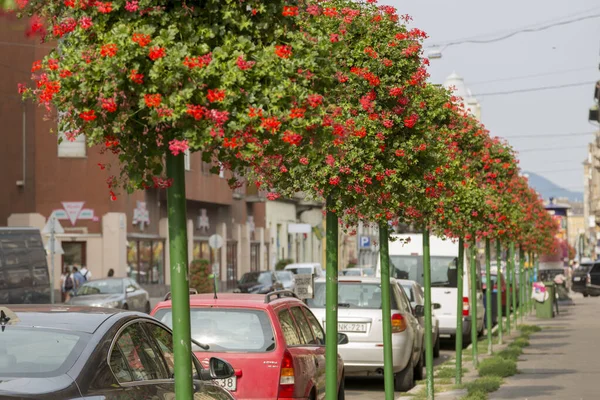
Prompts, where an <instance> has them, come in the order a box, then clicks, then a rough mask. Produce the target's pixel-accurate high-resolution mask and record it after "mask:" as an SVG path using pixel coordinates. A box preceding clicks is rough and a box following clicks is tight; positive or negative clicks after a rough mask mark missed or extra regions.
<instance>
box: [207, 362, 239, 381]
mask: <svg viewBox="0 0 600 400" xmlns="http://www.w3.org/2000/svg"><path fill="white" fill-rule="evenodd" d="M208 365H209V368H208V372H209V374H210V378H211V379H227V378H231V377H232V376H233V375H234V374H235V371H234V369H233V367H232V366H231V364H229V363H228V362H227V361H225V360H223V359H222V358H218V357H211V358H210V361H209V362H208Z"/></svg>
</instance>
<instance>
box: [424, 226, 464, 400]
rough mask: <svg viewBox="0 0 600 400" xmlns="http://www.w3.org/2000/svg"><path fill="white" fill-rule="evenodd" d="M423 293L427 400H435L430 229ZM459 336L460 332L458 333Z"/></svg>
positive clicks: (425, 251)
mask: <svg viewBox="0 0 600 400" xmlns="http://www.w3.org/2000/svg"><path fill="white" fill-rule="evenodd" d="M423 284H424V287H423V291H424V292H425V372H426V375H427V376H426V379H427V381H426V383H425V387H426V389H427V390H426V392H427V400H433V396H434V395H433V392H434V389H433V337H432V336H433V334H432V332H431V326H432V322H431V317H432V315H431V314H432V310H433V307H432V305H431V258H430V252H429V229H427V228H425V229H423ZM457 335H458V332H457Z"/></svg>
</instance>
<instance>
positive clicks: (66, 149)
mask: <svg viewBox="0 0 600 400" xmlns="http://www.w3.org/2000/svg"><path fill="white" fill-rule="evenodd" d="M62 115H64V113H59V114H58V140H59V142H60V143H59V144H58V156H59V157H64V158H81V157H85V156H86V142H85V135H77V136H75V137H74V138H73V137H72V138H71V140H69V139H68V136H67V135H66V133H67V132H69V131H70V130H71V127H70V126H69V125H68V124H61V117H62Z"/></svg>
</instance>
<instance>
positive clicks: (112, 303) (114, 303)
mask: <svg viewBox="0 0 600 400" xmlns="http://www.w3.org/2000/svg"><path fill="white" fill-rule="evenodd" d="M119 306H120V304H119V302H118V301H110V302H108V303H104V304H102V307H106V308H118V307H119Z"/></svg>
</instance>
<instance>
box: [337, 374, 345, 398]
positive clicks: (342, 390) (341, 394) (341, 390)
mask: <svg viewBox="0 0 600 400" xmlns="http://www.w3.org/2000/svg"><path fill="white" fill-rule="evenodd" d="M338 400H346V384H345V379H344V374H342V380H341V381H340V388H339V389H338Z"/></svg>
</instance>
